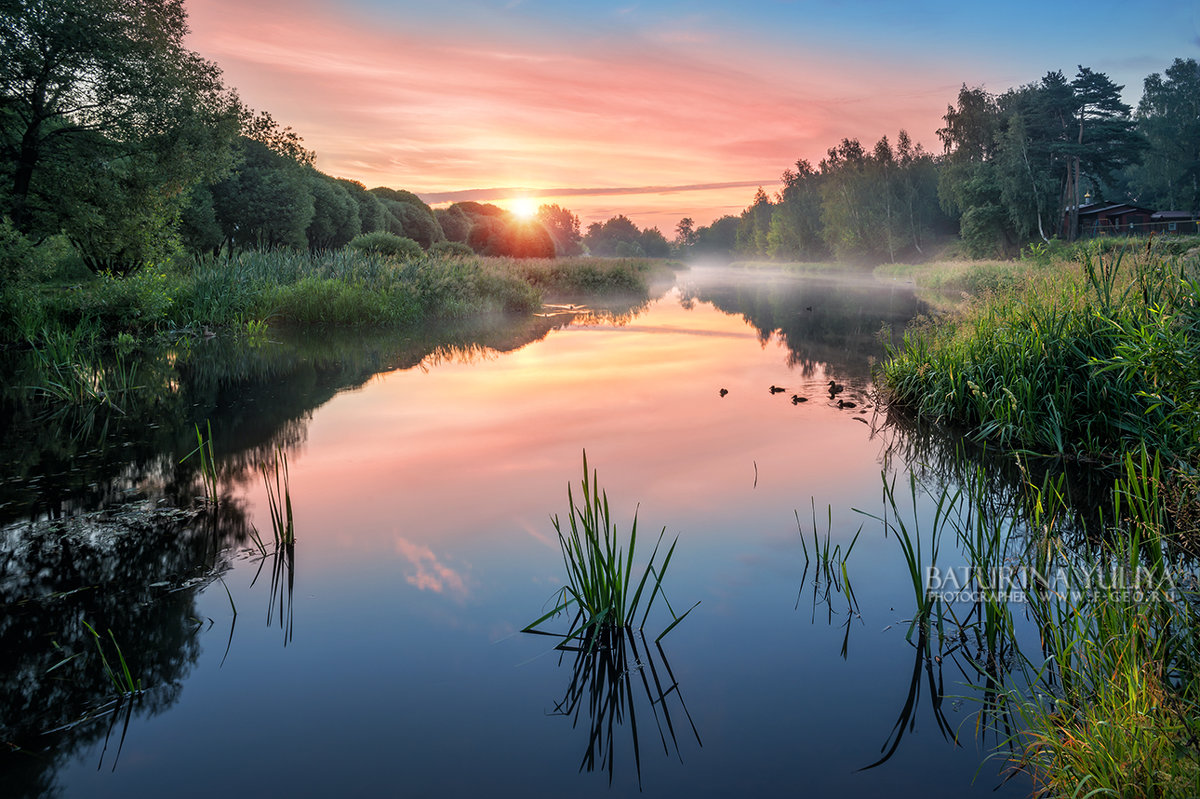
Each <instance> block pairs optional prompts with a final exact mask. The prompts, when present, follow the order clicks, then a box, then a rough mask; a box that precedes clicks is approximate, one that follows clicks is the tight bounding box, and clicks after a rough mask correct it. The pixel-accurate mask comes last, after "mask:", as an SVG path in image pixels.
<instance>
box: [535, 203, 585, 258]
mask: <svg viewBox="0 0 1200 799" xmlns="http://www.w3.org/2000/svg"><path fill="white" fill-rule="evenodd" d="M537 218H538V221H539V222H541V223H542V227H544V228H545V229H546V232H547V233H549V234H550V238H552V239H553V240H554V250H555V252H556V253H558V254H559V255H579V254H580V253H582V252H583V243H582V240H583V237H582V236H580V235H579V217H577V216H576V215H575V214H573V213H571V212H570V211H569V210H567V209H566V208H560V207H559V206H557V205H543V206H540V207H539V208H538V212H537Z"/></svg>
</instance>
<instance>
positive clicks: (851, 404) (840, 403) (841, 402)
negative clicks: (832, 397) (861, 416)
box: [838, 400, 858, 408]
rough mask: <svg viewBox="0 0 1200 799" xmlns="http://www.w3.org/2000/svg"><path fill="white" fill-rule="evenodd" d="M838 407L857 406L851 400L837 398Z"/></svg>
mask: <svg viewBox="0 0 1200 799" xmlns="http://www.w3.org/2000/svg"><path fill="white" fill-rule="evenodd" d="M838 407H839V408H857V407H858V406H857V405H856V404H855V403H853V402H846V400H838Z"/></svg>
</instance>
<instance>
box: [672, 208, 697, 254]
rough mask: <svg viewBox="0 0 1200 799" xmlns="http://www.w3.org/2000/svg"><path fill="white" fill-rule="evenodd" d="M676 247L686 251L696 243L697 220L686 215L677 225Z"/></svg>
mask: <svg viewBox="0 0 1200 799" xmlns="http://www.w3.org/2000/svg"><path fill="white" fill-rule="evenodd" d="M674 243H675V248H676V249H678V250H680V251H681V252H682V251H686V250H688V249H690V248H691V247H692V245H693V244H695V243H696V222H695V221H694V220H693V219H692V218H691V217H690V216H685V217H684V218H683V219H680V220H679V222H678V223H677V224H676V225H675V242H674Z"/></svg>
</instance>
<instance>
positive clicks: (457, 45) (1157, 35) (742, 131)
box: [188, 0, 1197, 230]
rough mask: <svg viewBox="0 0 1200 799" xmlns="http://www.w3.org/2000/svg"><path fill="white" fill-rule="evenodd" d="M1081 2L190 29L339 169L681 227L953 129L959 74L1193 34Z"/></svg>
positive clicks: (769, 6)
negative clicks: (533, 195)
mask: <svg viewBox="0 0 1200 799" xmlns="http://www.w3.org/2000/svg"><path fill="white" fill-rule="evenodd" d="M1070 5H1071V4H1065V5H1064V6H1063V7H1062V8H1059V7H1045V6H1042V5H1039V6H1038V7H1037V11H1036V14H1035V13H1034V12H1033V10H1032V4H1030V3H1028V2H1018V3H1015V4H1008V5H1006V6H1004V7H997V6H990V7H988V8H987V10H986V12H984V11H982V10H981V11H980V12H978V14H976V12H974V11H970V10H969V9H968V7H967V6H963V5H962V4H954V3H940V2H938V3H933V4H930V5H928V6H927V7H924V8H909V7H907V6H889V5H886V4H882V5H881V4H872V5H871V6H870V9H871V10H870V13H867V14H856V13H852V11H851V10H847V9H843V8H841V7H833V6H830V7H827V8H826V7H821V6H813V5H811V4H807V3H759V4H750V5H749V6H745V7H743V6H737V7H736V8H735V7H734V6H725V5H722V4H713V3H700V4H697V5H696V6H694V7H693V6H689V7H688V8H687V10H686V13H680V10H679V9H676V8H674V7H671V6H667V5H663V4H661V3H642V4H639V5H637V6H631V7H629V8H622V9H617V8H615V7H607V6H600V5H591V4H583V3H577V4H570V5H561V6H560V5H558V4H548V3H542V2H509V3H499V2H478V3H444V4H436V5H431V4H422V5H420V6H416V5H414V4H409V3H400V4H397V5H384V4H379V3H373V2H370V1H369V0H355V2H351V3H334V2H332V1H331V0H302V1H301V2H284V0H264V1H263V2H255V3H241V2H234V1H233V0H191V1H190V2H189V3H188V13H189V19H190V25H191V28H192V34H191V36H190V45H191V46H192V47H194V48H195V49H196V50H197V51H199V52H200V53H201V54H202V55H204V56H205V57H207V58H210V59H213V60H215V61H217V62H218V63H219V64H220V66H221V68H222V69H223V70H224V73H225V76H226V80H227V82H228V83H229V84H230V85H232V86H236V87H237V89H238V92H239V94H240V96H241V97H242V98H243V100H244V101H246V102H247V103H248V104H250V105H251V106H253V107H255V108H262V109H268V110H270V111H271V113H272V114H273V115H274V116H275V117H276V118H277V119H279V120H281V121H283V122H284V123H286V124H288V125H291V126H292V127H294V128H295V129H296V130H297V131H298V132H300V134H301V135H302V136H303V137H304V139H305V143H306V144H307V145H308V146H311V147H312V148H313V149H315V150H316V152H317V166H318V168H320V169H321V170H322V171H324V172H327V173H329V174H333V175H337V176H341V177H348V178H353V179H355V180H359V181H361V182H363V183H364V184H366V185H367V186H368V187H370V186H379V185H383V186H390V187H393V188H402V189H407V190H410V191H414V192H416V193H418V194H420V195H422V196H426V195H432V196H435V197H436V196H441V195H444V194H445V193H447V192H465V191H481V192H483V193H484V195H485V197H486V198H483V197H480V198H473V199H477V200H478V201H481V202H497V201H499V200H502V199H504V198H505V197H508V196H511V190H512V189H513V188H516V187H523V188H526V189H536V190H538V191H539V192H541V191H555V192H556V194H555V196H554V197H553V198H549V197H545V198H542V197H539V198H538V199H539V202H552V203H558V204H560V205H562V206H564V207H568V208H571V209H572V210H573V211H575V212H576V213H577V214H579V216H580V219H581V222H583V224H584V225H585V226H586V225H587V224H588V223H589V222H591V221H597V220H603V219H606V218H608V217H610V216H612V215H614V214H616V213H624V214H627V215H629V216H630V218H632V219H633V220H634V221H636V222H637V223H638V224H639V225H642V226H650V225H657V226H659V227H660V228H662V229H664V230H670V229H671V228H672V227H673V226H674V224H675V222H677V221H678V219H679V218H680V217H683V216H691V217H692V218H693V219H694V220H695V221H696V223H697V224H706V223H708V222H710V221H712V219H714V218H716V217H718V216H721V215H724V214H727V213H734V214H737V213H740V212H741V210H742V209H743V208H745V207H746V205H748V204H749V201H750V199H751V198H752V197H753V195H754V191H755V189H756V188H757V186H759V185H763V186H764V187H765V188H766V189H767V190H768V191H775V190H777V189H778V187H779V183H778V181H779V175H780V174H781V173H782V172H783V170H784V169H785V168H787V167H789V166H790V165H791V164H792V163H794V162H795V161H796V160H797V159H799V158H805V159H808V160H810V161H812V162H813V163H816V162H817V161H819V160H820V159H821V157H822V156H823V155H824V154H825V151H826V150H827V149H828V148H829V147H831V146H833V145H835V144H837V143H838V142H839V141H840V140H841V139H842V138H843V137H858V138H860V139H862V140H863V141H864V142H867V143H868V145H869V144H870V143H873V142H874V141H876V140H877V139H878V138H879V137H880V136H882V135H888V136H890V137H892V138H893V139H894V137H895V135H896V133H897V131H898V130H900V129H901V128H904V129H906V130H907V131H908V132H909V133H910V135H911V136H912V137H913V139H914V140H916V141H918V142H920V143H922V144H923V145H924V146H925V147H926V149H929V150H934V151H937V150H938V149H939V142H938V140H937V137H936V135H935V133H934V132H935V130H936V129H937V128H938V127H940V126H941V124H942V120H941V116H942V114H944V113H945V110H946V106H947V104H948V103H950V102H952V101H953V98H954V96H955V94H956V92H957V90H958V88H959V87H960V86H961V85H962V84H963V83H966V84H968V85H972V86H976V85H982V86H986V87H988V88H990V89H992V90H996V91H1002V90H1003V89H1005V88H1007V87H1009V86H1015V85H1020V84H1022V83H1025V82H1029V81H1033V80H1036V79H1037V78H1039V77H1040V76H1041V75H1042V74H1044V73H1045V71H1046V70H1048V69H1062V70H1064V71H1066V72H1068V73H1072V72H1073V71H1074V70H1075V68H1076V65H1077V64H1081V63H1082V64H1090V65H1091V66H1092V67H1094V68H1096V69H1101V70H1104V71H1105V72H1107V73H1108V74H1111V75H1113V77H1114V78H1115V79H1116V80H1117V81H1118V82H1119V83H1122V84H1125V85H1126V86H1127V94H1129V95H1130V96H1134V97H1136V94H1137V92H1138V90H1139V89H1140V85H1139V83H1140V80H1141V78H1142V77H1144V76H1145V75H1146V74H1148V73H1149V72H1150V71H1152V70H1156V69H1162V68H1163V67H1165V66H1166V63H1167V62H1166V61H1164V59H1165V58H1167V54H1172V53H1182V52H1193V51H1194V49H1195V46H1196V44H1195V41H1194V39H1195V37H1196V35H1197V26H1196V20H1195V19H1194V18H1193V16H1194V15H1193V14H1192V12H1191V11H1189V10H1188V9H1186V8H1184V6H1185V5H1186V4H1166V3H1162V4H1155V5H1156V6H1157V10H1155V11H1154V12H1153V13H1146V14H1135V15H1130V16H1129V17H1128V18H1127V19H1123V20H1122V24H1121V25H1120V26H1112V25H1109V24H1107V23H1103V24H1101V23H1100V22H1099V20H1100V19H1101V18H1103V16H1104V15H1097V22H1096V23H1095V24H1091V23H1089V22H1088V21H1087V18H1086V15H1081V14H1079V13H1076V10H1073V9H1072V8H1071V7H1070ZM984 14H986V20H987V21H986V23H985V22H984V21H983V20H984V16H983V15H984ZM1034 16H1036V17H1037V18H1038V19H1039V20H1040V24H1039V25H1037V26H1031V25H1030V24H1029V20H1030V19H1031V18H1032V17H1034ZM1085 25H1090V27H1088V29H1087V31H1086V35H1082V34H1084V33H1085V31H1083V30H1081V29H1080V26H1085ZM981 26H983V27H981ZM1066 28H1070V29H1072V30H1076V31H1077V32H1078V33H1080V34H1081V35H1076V36H1071V37H1066V38H1064V37H1062V36H1061V35H1059V34H1058V33H1057V32H1058V31H1061V30H1063V29H1066ZM427 201H429V202H437V200H436V199H428V200H427ZM500 204H502V203H500Z"/></svg>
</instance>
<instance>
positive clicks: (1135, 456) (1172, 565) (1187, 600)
mask: <svg viewBox="0 0 1200 799" xmlns="http://www.w3.org/2000/svg"><path fill="white" fill-rule="evenodd" d="M1187 244H1188V243H1187V242H1167V243H1162V242H1155V243H1153V244H1151V243H1146V242H1142V243H1140V244H1138V245H1135V246H1131V247H1120V246H1116V245H1115V244H1114V243H1112V242H1096V243H1092V244H1091V245H1085V246H1083V247H1081V248H1079V249H1078V250H1077V251H1075V252H1073V253H1071V255H1073V256H1074V257H1073V258H1071V257H1033V258H1027V259H1025V260H1022V261H1016V262H1008V263H987V264H980V265H977V266H976V267H974V268H971V267H968V266H963V265H957V266H955V267H953V268H950V267H946V266H944V265H942V266H939V265H925V266H921V267H888V268H886V269H881V270H880V272H881V273H882V274H884V275H887V276H891V277H895V278H899V279H911V280H914V282H916V283H917V285H918V286H921V287H922V288H923V289H925V290H930V291H932V292H934V294H935V295H937V296H938V297H939V298H941V300H942V301H945V300H946V298H948V297H951V296H953V292H955V291H957V292H959V294H958V301H957V302H955V303H950V302H945V305H944V306H943V307H945V308H946V310H945V312H944V313H943V314H942V315H940V316H939V317H938V318H937V319H932V320H924V321H923V322H919V323H917V324H915V325H914V326H912V327H911V328H910V329H909V330H908V331H907V332H906V334H905V338H904V343H903V345H902V346H901V347H899V348H897V349H894V350H892V351H891V352H890V353H889V356H890V357H889V359H888V360H887V361H886V362H885V364H884V365H883V367H882V369H881V375H880V383H881V385H882V388H883V390H884V392H885V393H886V394H887V396H888V398H889V400H890V403H891V406H892V407H893V408H895V409H897V410H899V411H901V412H905V413H908V414H912V415H915V416H917V417H919V418H920V419H922V420H925V421H928V422H933V423H935V424H937V425H939V426H942V427H945V428H949V429H953V430H957V431H960V432H962V433H963V434H965V435H966V436H968V437H970V438H972V439H974V440H976V441H979V442H983V443H985V444H986V445H988V446H989V447H994V448H996V449H998V450H1001V451H1006V452H1011V453H1013V454H1014V455H1015V456H1016V457H1018V459H1021V460H1024V461H1026V462H1027V461H1028V460H1029V459H1045V458H1048V459H1057V460H1058V461H1060V462H1074V463H1082V464H1087V465H1091V466H1094V467H1096V468H1101V469H1106V470H1110V471H1111V472H1112V478H1113V479H1115V485H1114V490H1113V494H1112V504H1111V506H1109V507H1107V508H1101V509H1100V513H1099V517H1098V518H1099V521H1094V520H1093V521H1091V522H1089V523H1087V524H1083V523H1081V524H1080V526H1081V527H1082V528H1083V533H1084V534H1083V535H1082V536H1079V537H1076V538H1075V539H1074V540H1073V541H1071V542H1069V543H1068V542H1067V541H1066V540H1065V539H1064V537H1063V535H1062V534H1061V532H1060V528H1061V524H1062V520H1063V519H1064V518H1065V517H1066V515H1067V514H1068V510H1067V509H1068V505H1067V503H1066V502H1065V501H1064V500H1065V498H1064V497H1063V496H1062V483H1058V484H1053V483H1046V484H1043V485H1041V486H1035V485H1033V484H1031V485H1030V486H1029V489H1028V501H1027V503H1026V504H1027V510H1026V513H1025V519H1024V520H1023V525H1022V526H1021V527H1020V529H1021V530H1023V531H1024V534H1025V535H1026V536H1027V537H1026V539H1024V540H1021V541H1017V540H1016V539H1017V535H1016V534H1015V533H1012V532H1009V533H1007V534H1006V535H1007V538H1005V539H1004V540H1003V542H1000V543H998V546H999V549H1000V551H1006V552H1007V551H1011V549H1010V548H1015V549H1017V550H1018V551H1020V552H1021V553H1022V555H1021V557H1020V558H1018V565H1019V566H1020V567H1021V568H1026V567H1028V568H1031V569H1035V570H1039V573H1045V570H1046V569H1048V568H1049V567H1051V566H1053V565H1054V564H1055V563H1056V562H1057V563H1063V564H1067V565H1068V568H1067V572H1066V574H1067V575H1068V582H1072V583H1079V585H1075V586H1073V590H1070V591H1066V592H1056V591H1055V590H1050V591H1049V592H1048V593H1046V592H1045V591H1043V592H1039V597H1040V599H1038V600H1036V601H1032V606H1031V607H1032V612H1033V613H1034V615H1035V617H1036V620H1037V622H1038V625H1039V628H1040V629H1041V630H1042V636H1041V642H1042V647H1041V649H1042V651H1041V652H1039V653H1036V654H1037V655H1038V656H1040V657H1039V658H1036V659H1032V660H1030V661H1029V662H1030V663H1033V662H1035V661H1036V660H1040V661H1041V665H1038V666H1036V667H1033V666H1031V668H1030V673H1027V674H1025V675H1023V677H1024V679H1023V681H1021V682H1018V681H1016V680H1013V679H1012V678H1011V677H1012V675H1010V676H1009V678H1004V679H1002V682H1003V683H1004V684H1005V686H1006V687H1005V690H1003V691H999V692H998V694H997V695H998V697H999V700H998V702H997V705H998V706H999V705H1004V706H1006V707H1008V708H1009V709H1011V710H1012V711H1013V712H1015V714H1016V717H1017V718H1018V719H1019V720H1020V722H1021V724H1020V728H1019V730H1018V731H1013V732H1011V733H1010V734H1009V735H1008V736H1006V739H1005V744H1006V745H1008V746H1010V747H1011V751H1010V752H1009V753H1006V756H1009V757H1011V758H1012V759H1013V761H1014V762H1015V764H1016V765H1017V766H1018V767H1019V768H1021V769H1023V770H1025V771H1027V772H1029V773H1030V774H1031V775H1032V776H1033V777H1034V778H1035V780H1036V781H1037V782H1038V783H1039V785H1040V786H1042V787H1043V788H1044V789H1045V791H1046V794H1047V795H1051V796H1075V795H1083V794H1087V795H1104V796H1139V797H1140V796H1147V797H1150V796H1154V797H1160V796H1180V797H1184V796H1194V795H1195V792H1196V789H1197V785H1198V784H1200V744H1198V743H1197V741H1198V739H1200V738H1198V732H1200V678H1198V677H1197V673H1198V668H1197V667H1198V663H1200V660H1198V658H1197V640H1198V638H1200V632H1198V631H1200V616H1198V615H1197V609H1196V608H1197V604H1196V601H1195V600H1196V592H1195V588H1194V586H1189V585H1188V584H1187V582H1186V581H1184V580H1181V579H1180V578H1181V577H1182V576H1186V575H1191V577H1192V578H1194V575H1195V573H1196V564H1197V553H1198V552H1200V549H1198V548H1197V542H1198V537H1197V533H1198V526H1197V519H1198V518H1200V515H1198V514H1197V508H1198V507H1200V490H1198V487H1200V481H1198V479H1197V473H1198V471H1200V259H1198V258H1197V257H1196V255H1195V251H1194V250H1192V249H1191V248H1190V247H1187ZM1181 246H1182V247H1183V249H1180V247H1181ZM1035 255H1036V254H1035ZM1042 255H1045V254H1044V253H1043V254H1042ZM1085 564H1088V568H1095V564H1104V565H1105V566H1106V567H1107V566H1112V567H1113V568H1114V569H1118V568H1119V569H1121V570H1122V572H1124V571H1126V570H1128V571H1130V572H1132V573H1134V574H1136V575H1139V576H1141V575H1144V574H1147V575H1150V576H1151V577H1152V578H1153V579H1151V580H1150V581H1149V583H1150V584H1145V583H1146V581H1144V580H1143V581H1141V582H1140V583H1139V584H1136V585H1135V587H1136V588H1137V591H1134V592H1131V591H1129V590H1126V589H1127V588H1128V586H1124V585H1123V586H1120V588H1119V590H1118V588H1117V587H1114V586H1111V585H1105V586H1104V587H1103V590H1100V589H1097V590H1088V591H1077V590H1074V588H1078V587H1080V586H1082V585H1083V583H1084V582H1086V576H1087V574H1089V573H1090V572H1087V571H1086V570H1085V568H1084V565H1085ZM980 565H982V564H980ZM1005 566H1006V568H1012V565H1011V564H1007V563H1006V564H1005ZM1189 579H1190V578H1189ZM984 604H985V606H986V614H985V615H987V616H988V617H989V619H991V620H992V621H989V625H992V626H997V627H999V628H1001V629H1002V628H1003V627H1004V622H1003V619H1005V618H1010V616H1009V614H1014V613H1016V612H1018V611H1017V609H1016V608H1014V607H1012V606H1011V605H1009V604H1008V603H1007V602H1003V601H999V600H996V601H988V602H985V603H984ZM1026 612H1029V610H1026ZM1010 623H1011V622H1010Z"/></svg>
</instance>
